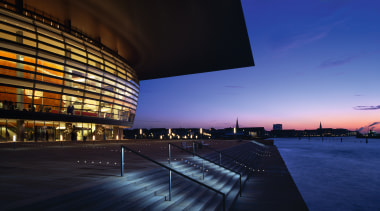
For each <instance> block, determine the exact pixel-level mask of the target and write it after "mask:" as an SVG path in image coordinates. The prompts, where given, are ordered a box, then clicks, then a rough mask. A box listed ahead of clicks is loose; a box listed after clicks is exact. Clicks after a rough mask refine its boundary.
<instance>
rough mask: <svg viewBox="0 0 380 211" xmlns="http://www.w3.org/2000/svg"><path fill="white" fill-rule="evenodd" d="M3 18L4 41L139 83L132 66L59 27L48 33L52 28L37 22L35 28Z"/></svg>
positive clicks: (0, 27)
mask: <svg viewBox="0 0 380 211" xmlns="http://www.w3.org/2000/svg"><path fill="white" fill-rule="evenodd" d="M2 18H3V21H0V29H1V30H0V37H2V38H3V39H7V40H10V41H13V42H18V43H22V44H24V45H28V46H31V47H34V48H38V49H42V50H46V51H49V52H51V53H54V54H57V55H60V56H65V57H69V58H71V59H73V60H76V61H79V62H81V63H84V64H88V65H90V66H93V67H96V68H98V69H101V70H105V71H106V72H108V73H110V74H112V75H117V76H118V77H121V78H123V79H126V80H134V81H137V77H136V74H135V72H134V71H133V70H132V69H131V68H130V67H129V66H128V65H126V64H125V63H123V62H122V61H120V60H119V59H118V58H117V57H114V56H112V55H111V54H109V53H107V52H106V51H102V50H101V49H99V48H97V47H96V46H94V45H92V44H91V43H86V42H85V41H83V40H80V39H78V38H76V37H73V36H72V35H70V34H67V33H64V32H61V31H60V30H57V29H55V28H49V29H48V30H46V29H45V28H46V27H48V26H45V25H44V24H41V23H36V26H34V25H32V24H27V23H25V22H21V21H18V20H15V19H14V18H10V17H8V16H2ZM37 41H38V42H37Z"/></svg>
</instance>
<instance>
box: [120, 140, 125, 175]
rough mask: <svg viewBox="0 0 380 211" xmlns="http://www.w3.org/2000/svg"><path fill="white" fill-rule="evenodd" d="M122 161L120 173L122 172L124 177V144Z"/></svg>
mask: <svg viewBox="0 0 380 211" xmlns="http://www.w3.org/2000/svg"><path fill="white" fill-rule="evenodd" d="M120 163H121V169H120V173H121V176H122V177H123V176H124V146H121V160H120Z"/></svg>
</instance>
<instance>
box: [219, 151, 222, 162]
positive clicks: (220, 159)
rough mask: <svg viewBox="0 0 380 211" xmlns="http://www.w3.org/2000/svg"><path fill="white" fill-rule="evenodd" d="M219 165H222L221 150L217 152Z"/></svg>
mask: <svg viewBox="0 0 380 211" xmlns="http://www.w3.org/2000/svg"><path fill="white" fill-rule="evenodd" d="M219 165H222V152H219Z"/></svg>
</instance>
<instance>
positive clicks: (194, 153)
mask: <svg viewBox="0 0 380 211" xmlns="http://www.w3.org/2000/svg"><path fill="white" fill-rule="evenodd" d="M171 145H172V146H175V147H177V148H178V149H181V150H183V151H185V152H188V153H191V154H193V155H196V156H198V157H199V158H201V159H203V160H206V161H208V162H210V163H213V164H215V165H217V166H220V167H222V168H224V169H227V170H229V171H231V172H233V173H235V174H238V175H239V181H240V189H239V195H240V196H241V173H240V172H237V171H235V170H232V169H230V168H228V167H225V166H222V165H219V164H217V163H215V162H214V161H212V160H209V159H208V158H205V157H203V156H201V155H199V154H198V153H196V152H190V151H188V150H186V149H184V148H182V147H180V146H177V145H175V144H172V143H169V146H171ZM169 161H170V160H169Z"/></svg>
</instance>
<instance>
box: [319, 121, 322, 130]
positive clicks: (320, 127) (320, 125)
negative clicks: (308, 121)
mask: <svg viewBox="0 0 380 211" xmlns="http://www.w3.org/2000/svg"><path fill="white" fill-rule="evenodd" d="M319 129H321V130H322V122H319Z"/></svg>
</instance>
